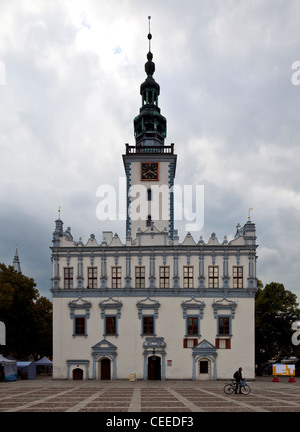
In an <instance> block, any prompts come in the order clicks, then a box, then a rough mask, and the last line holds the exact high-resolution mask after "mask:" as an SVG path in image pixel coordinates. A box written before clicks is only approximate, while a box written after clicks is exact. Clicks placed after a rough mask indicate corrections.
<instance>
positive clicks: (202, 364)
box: [199, 360, 208, 374]
mask: <svg viewBox="0 0 300 432" xmlns="http://www.w3.org/2000/svg"><path fill="white" fill-rule="evenodd" d="M199 373H200V374H208V361H207V360H200V361H199Z"/></svg>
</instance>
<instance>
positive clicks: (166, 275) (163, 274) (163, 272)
mask: <svg viewBox="0 0 300 432" xmlns="http://www.w3.org/2000/svg"><path fill="white" fill-rule="evenodd" d="M159 288H170V267H166V266H161V267H159Z"/></svg>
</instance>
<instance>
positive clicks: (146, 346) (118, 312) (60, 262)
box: [52, 219, 256, 379]
mask: <svg viewBox="0 0 300 432" xmlns="http://www.w3.org/2000/svg"><path fill="white" fill-rule="evenodd" d="M151 233H152V236H151ZM147 234H150V235H147ZM105 237H106V238H107V237H109V233H105ZM111 237H112V235H111ZM140 237H141V241H140V243H141V244H143V245H141V246H139V245H137V244H135V245H133V244H132V243H137V241H132V240H131V239H130V238H127V244H122V243H121V241H120V239H119V238H118V237H117V236H116V235H115V236H113V237H112V240H111V242H110V244H107V243H106V242H105V241H104V242H102V243H101V244H98V243H97V241H96V239H95V238H94V237H93V236H92V237H91V238H90V239H89V241H88V242H87V244H86V245H83V244H81V243H76V242H74V241H73V239H72V236H71V234H70V232H69V230H68V231H67V232H63V231H62V221H61V220H60V219H59V220H57V221H56V230H55V232H54V240H53V242H54V246H53V248H52V251H53V253H52V258H53V288H52V293H53V310H54V315H53V333H54V353H53V354H54V356H53V363H54V375H53V376H54V378H61V379H65V378H72V376H73V370H74V369H82V371H83V374H82V375H83V378H87V379H88V378H89V379H100V378H101V360H102V359H103V358H106V359H109V361H110V363H109V368H110V372H109V375H108V376H109V377H110V378H111V379H128V378H129V374H130V373H131V372H134V373H135V374H136V377H137V379H148V378H149V377H148V373H150V374H151V371H148V367H151V365H150V366H149V365H148V363H149V359H150V361H151V358H152V357H153V349H154V348H155V355H156V356H157V359H156V360H155V361H157V362H158V363H160V369H159V372H158V373H157V375H154V378H155V377H156V378H157V379H159V378H160V379H221V378H229V377H231V376H232V373H233V372H232V371H233V369H235V368H236V367H238V365H242V367H243V371H244V374H245V376H247V378H249V379H250V378H254V295H255V291H256V271H255V261H256V254H255V250H256V245H255V226H254V224H253V223H251V222H250V221H248V222H247V223H246V224H245V226H244V227H243V228H242V229H238V231H237V235H236V238H235V239H234V240H232V241H231V242H229V243H228V242H226V241H225V242H223V243H219V241H218V240H217V239H216V237H215V236H214V235H213V236H212V237H211V238H210V240H209V241H208V242H207V243H206V244H205V243H204V242H203V240H202V239H201V240H200V241H199V242H197V243H196V242H195V241H194V240H193V238H192V236H191V235H187V236H186V238H185V240H184V242H183V243H182V244H178V240H176V238H175V239H174V241H173V244H165V243H166V242H165V240H166V237H167V234H165V233H164V232H163V233H162V234H159V233H158V232H157V231H156V230H155V228H153V227H149V228H148V229H147V230H146V232H145V234H140ZM143 241H144V242H143ZM187 267H188V268H189V271H190V278H189V284H190V286H189V287H186V288H184V284H187V281H186V282H184V280H185V278H184V268H187ZM116 268H119V270H120V273H119V275H118V277H119V278H120V279H121V280H120V286H119V287H115V288H113V286H114V285H113V284H116V282H115V281H113V271H114V270H115V269H116ZM136 268H139V269H140V268H144V275H145V276H144V277H143V280H144V284H145V285H143V284H142V286H141V288H138V287H137V286H139V285H137V283H139V282H140V280H136V274H135V271H136ZM162 268H163V269H164V270H165V269H167V270H168V272H167V275H168V277H167V278H163V279H162V280H161V278H160V272H161V269H162ZM89 269H93V276H94V278H95V279H91V277H90V278H89V275H88V272H89ZM212 269H213V270H214V271H215V272H216V271H217V272H218V273H215V274H216V276H215V277H214V278H213V279H214V280H212V277H211V276H210V273H211V272H212ZM237 269H239V272H240V275H242V279H238V278H237V277H236V272H237ZM70 270H71V273H65V272H66V271H67V272H70ZM90 272H91V270H90ZM66 274H71V276H72V279H70V278H67V279H66V277H65V276H66ZM68 284H69V286H70V287H69V288H68V287H67V286H68ZM93 284H94V287H92V285H93ZM162 284H165V285H167V286H169V287H166V288H161V286H162ZM212 284H214V285H215V286H216V287H210V285H212ZM238 284H240V286H237V287H235V288H233V286H234V285H235V286H236V285H238ZM64 286H65V287H64ZM146 316H147V317H148V316H149V317H151V320H152V322H153V324H152V323H150V328H149V327H147V328H146V327H145V326H146V323H145V322H144V317H146ZM107 317H114V325H115V328H113V329H112V330H108V331H107V329H106V325H107V322H106V320H107ZM78 318H80V319H81V322H82V321H83V327H84V328H83V330H82V329H79V331H78V329H76V328H75V327H76V324H77V325H78V323H76V320H78ZM191 318H193V319H195V320H194V321H193V325H194V327H192V328H191V326H190V328H189V329H188V324H189V323H190V321H189V320H190V319H191ZM224 318H225V320H226V324H227V325H228V328H227V327H226V325H225V327H222V326H221V325H220V319H221V320H223V319H224ZM111 331H112V332H113V334H110V332H111ZM220 332H221V333H220ZM158 359H159V360H158ZM200 361H201V362H204V363H202V366H203V371H204V372H203V373H200ZM205 362H206V363H205ZM150 378H153V375H152V376H151V377H150ZM154 378H153V379H154Z"/></svg>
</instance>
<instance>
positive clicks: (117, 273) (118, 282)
mask: <svg viewBox="0 0 300 432" xmlns="http://www.w3.org/2000/svg"><path fill="white" fill-rule="evenodd" d="M111 279H112V282H111V286H112V288H122V278H121V267H112V268H111Z"/></svg>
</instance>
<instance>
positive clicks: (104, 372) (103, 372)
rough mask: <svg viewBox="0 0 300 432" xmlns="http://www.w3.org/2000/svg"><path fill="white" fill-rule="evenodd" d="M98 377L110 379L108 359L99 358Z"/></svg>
mask: <svg viewBox="0 0 300 432" xmlns="http://www.w3.org/2000/svg"><path fill="white" fill-rule="evenodd" d="M100 379H101V380H110V379H111V378H110V360H109V359H108V358H103V359H101V360H100Z"/></svg>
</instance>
